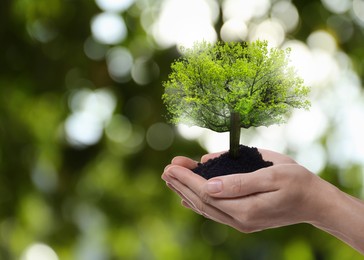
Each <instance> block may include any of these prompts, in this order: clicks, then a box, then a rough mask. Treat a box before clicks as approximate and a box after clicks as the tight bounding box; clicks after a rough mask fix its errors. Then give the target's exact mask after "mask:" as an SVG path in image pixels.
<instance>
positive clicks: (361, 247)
mask: <svg viewBox="0 0 364 260" xmlns="http://www.w3.org/2000/svg"><path fill="white" fill-rule="evenodd" d="M325 193H327V194H323V195H324V196H325V199H323V202H324V205H323V206H322V208H321V210H320V213H319V214H317V218H316V219H315V220H313V221H311V224H313V225H314V226H316V227H317V228H319V229H321V230H324V231H326V232H328V233H330V234H331V235H333V236H335V237H337V238H338V239H340V240H342V241H344V242H345V243H347V244H348V245H350V246H351V247H353V248H355V249H356V250H358V251H359V252H361V253H362V254H364V202H363V201H361V200H359V199H357V198H354V197H352V196H350V195H348V194H346V193H344V192H342V191H340V190H339V189H337V188H336V187H330V188H329V191H327V190H326V191H325Z"/></svg>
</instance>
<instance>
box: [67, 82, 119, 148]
mask: <svg viewBox="0 0 364 260" xmlns="http://www.w3.org/2000/svg"><path fill="white" fill-rule="evenodd" d="M69 105H70V108H71V110H72V112H73V113H72V114H71V115H70V116H69V117H68V118H67V120H66V122H65V132H66V137H67V140H68V141H69V142H70V144H72V145H74V146H76V147H77V146H79V147H83V146H88V145H93V144H95V143H97V142H98V141H99V140H100V138H101V136H102V134H103V129H104V125H105V122H107V121H108V120H109V119H110V118H111V116H112V113H113V111H114V109H115V106H116V100H115V96H114V95H113V94H112V93H111V92H110V91H108V90H106V89H99V90H96V91H91V90H89V89H81V90H78V91H75V92H74V93H73V95H71V97H70V101H69Z"/></svg>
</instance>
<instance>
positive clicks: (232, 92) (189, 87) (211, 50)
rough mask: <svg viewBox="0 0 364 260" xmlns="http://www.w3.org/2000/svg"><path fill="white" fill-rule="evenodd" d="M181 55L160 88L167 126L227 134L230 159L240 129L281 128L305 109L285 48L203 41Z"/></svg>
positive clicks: (299, 81) (235, 151)
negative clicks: (294, 111)
mask: <svg viewBox="0 0 364 260" xmlns="http://www.w3.org/2000/svg"><path fill="white" fill-rule="evenodd" d="M183 52H184V55H183V56H182V57H181V58H179V59H178V60H176V61H175V62H173V63H172V65H171V68H172V73H171V74H170V75H169V79H168V81H166V82H164V83H163V86H164V88H165V93H164V95H163V96H162V99H163V101H164V103H165V104H166V106H167V110H168V111H169V114H170V116H171V122H172V123H180V122H181V123H185V124H187V125H197V126H200V127H204V128H208V129H211V130H213V131H216V132H225V131H230V150H229V151H230V155H231V156H233V157H237V155H238V150H239V143H240V129H241V128H249V127H252V126H254V127H258V126H269V125H272V124H279V123H283V122H284V121H285V119H286V118H287V116H288V115H289V114H290V112H291V111H292V109H293V108H308V107H309V104H310V103H309V101H307V100H306V99H305V97H306V96H307V95H308V92H309V88H307V87H305V86H304V85H303V80H302V79H301V78H299V77H298V76H296V74H295V71H294V68H293V67H291V66H289V60H288V58H287V57H288V56H289V52H290V50H289V49H286V50H280V49H277V48H272V49H269V48H268V44H267V42H266V41H256V42H251V43H248V42H244V43H236V42H231V43H222V42H218V43H216V44H210V43H207V42H202V43H197V44H195V45H194V47H193V48H191V49H184V50H183Z"/></svg>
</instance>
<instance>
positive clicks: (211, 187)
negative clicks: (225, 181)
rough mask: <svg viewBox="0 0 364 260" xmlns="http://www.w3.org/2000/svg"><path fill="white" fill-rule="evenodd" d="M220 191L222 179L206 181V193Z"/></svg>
mask: <svg viewBox="0 0 364 260" xmlns="http://www.w3.org/2000/svg"><path fill="white" fill-rule="evenodd" d="M220 191H222V181H220V180H212V181H208V182H207V192H208V193H218V192H220Z"/></svg>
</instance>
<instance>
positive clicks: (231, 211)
mask: <svg viewBox="0 0 364 260" xmlns="http://www.w3.org/2000/svg"><path fill="white" fill-rule="evenodd" d="M259 151H260V153H261V154H262V156H263V159H264V160H268V161H272V162H273V166H271V167H268V168H263V169H260V170H258V171H256V172H252V173H244V174H232V175H226V176H220V177H215V178H212V179H210V180H208V181H207V180H205V179H204V178H202V177H201V176H199V175H197V174H195V173H193V172H192V171H191V169H193V168H194V167H196V166H197V162H196V161H193V160H191V159H189V158H187V157H181V156H179V157H176V158H174V159H173V160H172V163H171V164H170V165H168V166H167V167H166V168H165V171H164V173H163V175H162V178H163V179H164V180H165V181H166V182H167V185H168V186H169V187H170V188H171V189H172V190H174V191H175V192H176V193H177V194H178V195H179V196H180V197H181V198H182V204H183V205H184V206H185V207H188V208H190V209H192V210H194V211H195V212H197V213H199V214H202V215H204V216H205V217H208V218H211V219H213V220H215V221H217V222H220V223H224V224H227V225H230V226H232V227H234V228H235V229H237V230H239V231H241V232H245V233H250V232H254V231H259V230H263V229H267V228H273V227H279V226H286V225H290V224H295V223H302V222H308V223H310V222H311V223H314V222H315V221H316V220H317V219H318V218H320V217H322V216H321V214H322V212H324V210H325V209H324V208H322V207H326V206H327V205H329V204H330V201H329V200H328V198H327V192H328V191H329V190H331V189H333V187H332V185H331V184H328V183H327V182H325V181H323V180H322V179H320V178H319V177H317V176H316V175H314V174H312V173H311V172H309V171H308V170H307V169H305V168H304V167H302V166H301V165H299V164H297V163H296V162H295V161H294V160H293V159H291V158H290V157H288V156H285V155H282V154H279V153H276V152H273V151H269V150H263V149H259ZM219 154H221V153H214V154H208V155H205V156H203V157H202V159H201V161H202V162H204V161H206V160H208V159H211V158H214V157H216V156H218V155H219Z"/></svg>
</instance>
